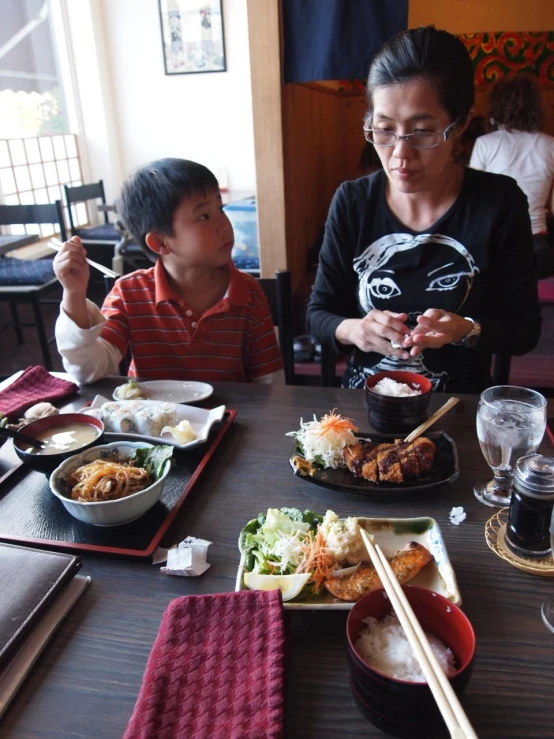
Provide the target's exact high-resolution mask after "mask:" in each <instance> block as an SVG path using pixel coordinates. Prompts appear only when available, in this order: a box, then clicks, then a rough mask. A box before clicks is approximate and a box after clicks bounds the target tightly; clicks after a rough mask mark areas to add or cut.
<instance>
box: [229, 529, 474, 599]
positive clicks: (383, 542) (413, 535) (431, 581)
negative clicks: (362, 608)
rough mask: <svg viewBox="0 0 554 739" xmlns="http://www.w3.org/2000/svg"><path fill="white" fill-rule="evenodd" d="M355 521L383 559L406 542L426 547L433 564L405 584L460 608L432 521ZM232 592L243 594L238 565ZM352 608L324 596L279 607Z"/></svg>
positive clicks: (244, 587) (442, 546) (454, 578)
mask: <svg viewBox="0 0 554 739" xmlns="http://www.w3.org/2000/svg"><path fill="white" fill-rule="evenodd" d="M356 518H357V519H358V523H359V524H360V526H362V527H363V528H364V529H365V530H366V531H368V532H369V533H371V534H373V536H374V537H375V543H376V544H379V546H380V547H381V549H382V550H383V552H384V554H385V555H386V556H387V557H390V556H391V555H392V554H394V552H395V551H398V550H399V549H402V548H403V547H404V546H406V544H407V543H408V542H409V541H417V542H418V543H419V544H422V545H423V546H424V547H426V548H427V549H428V550H429V551H430V552H431V554H432V555H433V561H432V562H429V564H428V565H427V566H426V567H424V568H423V569H422V570H421V572H418V574H417V575H416V576H415V577H414V579H413V580H410V581H409V583H408V584H409V585H417V586H418V587H420V588H425V589H426V590H432V591H434V592H435V593H439V594H440V595H443V596H444V597H445V598H448V600H450V601H452V603H454V604H455V605H457V606H459V605H461V603H462V596H461V594H460V590H459V588H458V583H457V581H456V575H455V573H454V569H453V567H452V564H451V562H450V558H449V556H448V552H447V551H446V546H445V544H444V540H443V538H442V534H441V530H440V528H439V525H438V524H437V522H436V521H435V519H434V518H430V517H428V516H422V517H420V518H365V517H363V516H356ZM235 590H247V587H246V585H245V584H244V569H243V567H242V565H239V570H238V573H237V581H236V586H235ZM353 606H354V603H353V602H348V601H341V600H337V599H336V598H333V596H332V595H331V594H330V593H327V592H326V593H324V594H321V595H319V596H314V597H312V598H311V599H309V600H304V601H288V602H286V603H283V608H285V609H287V610H289V609H290V610H297V611H320V610H321V611H349V610H350V609H351V608H352V607H353Z"/></svg>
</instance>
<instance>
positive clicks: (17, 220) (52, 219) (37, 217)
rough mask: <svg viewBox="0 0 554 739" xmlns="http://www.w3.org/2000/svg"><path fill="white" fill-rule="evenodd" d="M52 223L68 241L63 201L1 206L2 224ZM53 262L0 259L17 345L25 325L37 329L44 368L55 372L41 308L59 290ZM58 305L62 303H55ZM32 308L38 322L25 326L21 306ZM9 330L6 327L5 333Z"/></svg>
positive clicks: (0, 290) (1, 293) (2, 290)
mask: <svg viewBox="0 0 554 739" xmlns="http://www.w3.org/2000/svg"><path fill="white" fill-rule="evenodd" d="M28 224H52V225H54V226H55V227H56V229H57V231H58V233H59V234H60V237H61V239H62V240H65V239H66V238H67V236H66V230H65V224H64V219H63V208H62V203H61V201H60V200H56V202H55V203H49V204H47V205H0V225H1V226H8V225H28ZM53 261H54V260H53V259H17V258H15V257H7V256H3V257H0V300H1V301H5V302H8V303H9V306H10V312H11V317H12V322H13V323H12V324H9V325H13V326H14V328H15V334H16V337H17V343H18V344H22V343H23V331H22V328H23V327H25V326H36V329H37V334H38V340H39V343H40V348H41V351H42V357H43V360H44V366H45V367H46V369H48V370H51V369H52V360H51V357H50V350H49V346H48V345H49V344H50V343H51V342H52V341H53V338H51V339H48V337H47V335H46V329H45V327H44V319H43V314H42V309H41V305H42V304H44V303H45V302H48V301H45V300H44V297H45V296H46V295H48V294H49V293H51V292H53V291H54V290H55V289H56V288H57V287H58V281H57V279H56V278H55V276H54V270H53V268H52V262H53ZM51 302H58V301H51ZM19 304H27V305H31V306H32V309H33V315H34V323H22V322H21V320H20V318H19V313H18V309H17V306H18V305H19ZM5 328H8V326H7V325H6V326H3V327H2V328H1V330H4V329H5Z"/></svg>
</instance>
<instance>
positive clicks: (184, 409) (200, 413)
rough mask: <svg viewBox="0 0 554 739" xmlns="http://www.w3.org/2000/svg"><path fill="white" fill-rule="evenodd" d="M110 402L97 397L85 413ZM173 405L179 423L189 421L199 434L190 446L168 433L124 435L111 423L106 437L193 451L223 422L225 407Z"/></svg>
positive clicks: (107, 399) (148, 402) (155, 403)
mask: <svg viewBox="0 0 554 739" xmlns="http://www.w3.org/2000/svg"><path fill="white" fill-rule="evenodd" d="M110 402H112V401H110V399H109V398H104V397H103V396H102V395H97V396H96V397H95V398H94V400H93V401H92V404H91V405H90V406H89V408H88V409H86V410H84V411H83V412H84V413H86V412H87V410H90V409H98V408H101V407H102V406H103V405H104V403H110ZM117 402H118V403H121V404H122V405H125V403H129V402H130V401H129V400H118V401H117ZM143 402H145V403H147V404H148V405H152V406H154V407H155V406H157V405H158V403H159V401H155V400H145V401H143ZM173 405H174V406H175V412H176V413H177V423H179V422H180V421H184V420H187V421H189V422H190V425H191V426H192V428H193V429H194V431H195V432H196V433H197V434H198V438H196V439H195V440H194V441H189V443H188V444H178V443H177V442H176V441H175V439H174V438H173V436H172V435H171V434H170V433H169V432H167V431H166V433H165V434H162V435H161V436H142V435H141V434H122V433H121V432H114V431H109V430H108V429H109V422H108V426H106V431H105V432H104V436H107V437H109V436H124V437H125V438H129V439H139V440H141V441H152V442H154V443H156V442H157V443H158V444H159V443H160V442H162V443H163V444H172V445H173V446H174V447H176V448H177V449H193V448H194V447H196V446H199V445H200V444H204V442H205V441H207V440H208V436H209V434H210V431H211V428H212V426H213V425H214V423H217V422H218V421H222V420H223V416H224V414H225V406H224V405H220V406H218V407H217V408H213V409H212V410H211V411H207V410H205V409H204V408H196V407H195V406H193V405H179V404H177V403H174V404H173Z"/></svg>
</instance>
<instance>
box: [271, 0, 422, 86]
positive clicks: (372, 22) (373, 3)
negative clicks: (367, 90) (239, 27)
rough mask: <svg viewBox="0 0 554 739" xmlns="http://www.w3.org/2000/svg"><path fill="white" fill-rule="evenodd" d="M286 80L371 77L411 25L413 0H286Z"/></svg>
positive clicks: (284, 11) (283, 5)
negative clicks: (384, 50)
mask: <svg viewBox="0 0 554 739" xmlns="http://www.w3.org/2000/svg"><path fill="white" fill-rule="evenodd" d="M282 9H283V37H284V60H283V75H284V81H285V82H312V81H314V80H337V79H356V78H366V77H367V73H368V70H369V65H370V62H371V60H372V58H373V56H374V55H375V53H376V52H377V51H378V50H379V48H380V47H381V45H382V44H383V42H384V41H386V40H387V39H389V38H390V37H391V36H394V34H396V33H398V32H399V31H402V30H403V29H405V28H406V26H407V23H408V0H282Z"/></svg>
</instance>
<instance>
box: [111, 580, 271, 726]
mask: <svg viewBox="0 0 554 739" xmlns="http://www.w3.org/2000/svg"><path fill="white" fill-rule="evenodd" d="M284 643H285V635H284V626H283V612H282V605H281V594H280V592H279V591H278V590H271V591H259V590H245V591H241V592H237V593H217V594H214V595H191V596H185V597H183V598H177V599H176V600H174V601H172V602H171V603H170V604H169V606H168V607H167V609H166V611H165V613H164V616H163V619H162V623H161V626H160V630H159V632H158V636H157V638H156V641H155V643H154V646H153V648H152V651H151V653H150V657H149V658H148V663H147V665H146V670H145V673H144V678H143V683H142V687H141V689H140V692H139V695H138V698H137V702H136V705H135V709H134V711H133V715H132V716H131V719H130V721H129V725H128V726H127V730H126V732H125V734H124V739H174V738H175V737H186V738H187V739H208V738H210V739H218V738H219V737H221V739H223V738H224V737H225V739H254V738H256V739H258V738H259V737H268V738H269V737H271V739H274V738H277V737H282V736H283V719H284V706H283V702H284V682H283V662H284Z"/></svg>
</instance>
